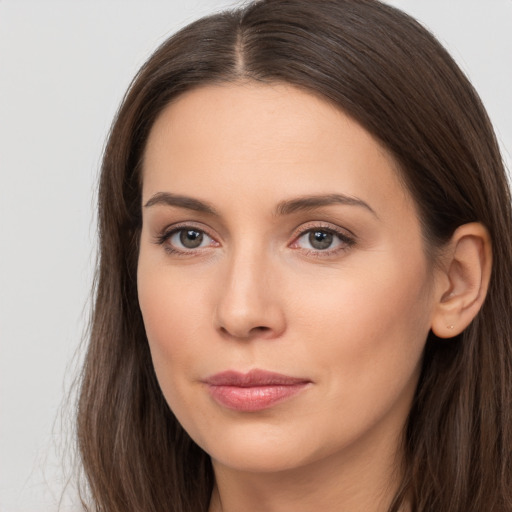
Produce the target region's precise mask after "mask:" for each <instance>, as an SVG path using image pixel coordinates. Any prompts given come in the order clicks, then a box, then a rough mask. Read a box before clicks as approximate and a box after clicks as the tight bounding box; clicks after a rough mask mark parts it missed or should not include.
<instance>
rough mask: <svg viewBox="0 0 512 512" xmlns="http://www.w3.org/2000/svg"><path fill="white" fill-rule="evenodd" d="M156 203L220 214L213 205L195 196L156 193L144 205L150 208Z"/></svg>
mask: <svg viewBox="0 0 512 512" xmlns="http://www.w3.org/2000/svg"><path fill="white" fill-rule="evenodd" d="M155 205H165V206H177V207H179V208H185V209H187V210H194V211H196V212H201V213H207V214H209V215H219V214H218V213H217V211H216V210H215V208H214V207H213V206H211V205H210V204H208V203H206V202H204V201H200V200H199V199H194V198H193V197H188V196H181V195H177V194H171V193H169V192H158V193H156V194H155V195H153V196H151V198H150V199H149V201H148V202H147V203H146V204H145V205H144V207H145V208H149V207H151V206H155Z"/></svg>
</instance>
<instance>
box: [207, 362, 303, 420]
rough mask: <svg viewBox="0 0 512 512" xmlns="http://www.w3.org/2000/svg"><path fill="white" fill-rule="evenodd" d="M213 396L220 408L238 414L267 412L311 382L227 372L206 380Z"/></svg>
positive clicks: (276, 375)
mask: <svg viewBox="0 0 512 512" xmlns="http://www.w3.org/2000/svg"><path fill="white" fill-rule="evenodd" d="M204 382H205V383H206V384H207V385H208V391H209V392H210V395H211V397H212V398H213V399H214V400H215V401H216V402H217V403H219V404H220V405H223V406H225V407H227V408H228V409H233V410H236V411H244V412H255V411H261V410H263V409H268V408H269V407H272V406H273V405H276V404H278V403H280V402H283V401H284V400H286V399H288V398H291V397H292V396H294V395H296V394H298V393H300V392H301V391H302V390H304V389H305V388H306V387H307V386H308V384H311V381H310V380H308V379H303V378H297V377H289V376H287V375H281V374H279V373H273V372H267V371H265V370H251V371H250V372H249V373H239V372H235V371H227V372H222V373H217V374H215V375H212V376H211V377H208V378H207V379H206V380H205V381H204Z"/></svg>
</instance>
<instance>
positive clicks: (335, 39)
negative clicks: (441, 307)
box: [77, 0, 512, 512]
mask: <svg viewBox="0 0 512 512" xmlns="http://www.w3.org/2000/svg"><path fill="white" fill-rule="evenodd" d="M243 80H256V81H258V82H263V83H272V82H285V83H289V84H293V85H295V86H297V87H300V88H302V89H304V90H307V91H309V92H311V93H313V94H316V95H319V96H320V97H322V98H324V99H325V100H327V101H330V102H332V103H333V104H335V105H336V106H337V107H338V108H340V109H342V110H343V111H344V112H345V113H347V114H348V115H350V116H352V117H353V118H354V119H355V120H357V121H358V122H359V123H360V124H361V125H362V126H363V127H365V128H366V129H367V130H368V131H369V132H370V133H372V134H373V135H374V136H375V137H376V138H377V139H379V140H380V141H381V142H382V143H383V144H384V145H385V146H386V147H387V148H388V150H389V151H390V152H391V153H392V154H393V155H394V157H395V159H396V161H397V163H398V164H399V167H400V174H401V177H402V179H403V181H404V183H405V184H406V186H407V187H408V189H409V191H410V193H411V195H412V196H413V198H414V200H415V202H416V205H417V209H418V211H419V215H420V220H421V222H422V227H423V233H424V237H425V241H426V245H427V247H429V248H436V247H439V246H441V245H442V244H443V243H444V242H446V241H447V240H448V239H449V238H450V236H451V235H452V233H453V231H454V230H455V228H457V227H458V226H460V225H461V224H464V223H467V222H473V221H478V222H481V223H483V224H484V225H485V226H486V227H487V228H488V230H489V232H490V235H491V239H492V243H493V274H492V277H491V283H490V288H489V291H488V296H487V299H486V301H485V303H484V305H483V307H482V309H481V311H480V313H479V314H478V316H477V317H476V318H475V320H474V321H473V322H472V324H471V325H470V326H469V327H468V328H467V329H466V330H465V331H464V332H463V333H462V334H461V335H459V336H457V337H456V338H454V339H451V340H447V341H444V340H440V339H436V338H435V336H434V335H432V334H431V335H430V336H429V338H428V340H427V344H426V348H425V355H424V362H423V370H422V375H421V377H420V381H419V384H418V389H417V393H416V398H415V401H414V404H413V407H412V410H411V413H410V416H409V419H408V423H407V425H406V430H405V432H404V451H405V463H406V467H405V470H404V474H405V478H404V480H403V482H402V485H401V487H400V489H398V491H397V494H396V496H395V500H394V502H393V504H392V505H391V508H390V512H391V511H395V512H396V511H397V510H399V508H400V506H401V504H403V503H404V501H405V500H406V501H408V502H409V503H412V509H413V510H414V511H417V512H427V511H428V512H432V511H436V512H470V511H474V512H477V511H478V512H482V511H491V510H492V511H499V512H505V511H508V512H510V511H512V457H511V450H512V415H511V411H512V323H511V309H512V272H511V270H512V269H511V262H512V238H511V237H512V225H511V217H512V215H511V206H510V194H509V189H508V185H507V180H506V176H505V171H504V166H503V163H502V160H501V157H500V153H499V149H498V145H497V143H496V139H495V136H494V133H493V130H492V127H491V124H490V122H489V119H488V117H487V115H486V113H485V110H484V108H483V106H482V104H481V102H480V100H479V98H478V96H477V94H476V93H475V91H474V90H473V87H472V86H471V84H470V83H469V82H468V80H467V79H466V77H465V76H464V74H463V73H462V72H461V71H460V70H459V68H458V67H457V65H456V64H455V63H454V61H453V60H452V59H451V57H450V56H449V55H448V54H447V52H446V51H445V50H444V49H443V48H442V46H441V45H440V44H439V43H438V42H437V41H436V40H435V39H434V37H433V36H432V35H431V34H430V33H429V32H428V31H427V30H425V29H424V28H423V27H421V26H420V25H419V24H418V23H417V22H415V21H414V20H413V19H411V18H410V17H408V16H407V15H405V14H403V13H402V12H400V11H398V10H396V9H394V8H392V7H389V6H387V5H385V4H382V3H380V2H378V1H376V0H315V1H311V0H262V1H256V2H253V3H251V4H249V5H248V6H246V7H244V8H242V9H238V10H234V11H228V12H224V13H221V14H218V15H214V16H210V17H207V18H204V19H202V20H199V21H197V22H195V23H193V24H191V25H189V26H187V27H186V28H184V29H183V30H181V31H180V32H178V33H177V34H176V35H174V36H173V37H171V38H170V39H169V40H167V41H166V42H165V43H164V44H163V45H162V46H161V47H160V48H159V49H158V50H157V51H156V52H155V53H154V54H153V56H152V57H151V58H150V59H149V60H148V62H147V63H146V64H145V65H144V66H143V67H142V69H141V70H140V71H139V73H138V75H137V76H136V77H135V79H134V81H133V83H132V84H131V86H130V88H129V91H128V93H127V94H126V97H125V98H124V101H123V103H122V105H121V107H120V110H119V112H118V114H117V117H116V119H115V122H114V124H113V126H112V130H111V133H110V137H109V140H108V144H107V146H106V150H105V154H104V159H103V167H102V174H101V181H100V189H99V235H100V254H99V268H98V274H97V280H96V287H95V304H94V311H93V318H92V324H91V335H90V343H89V348H88V352H87V356H86V360H85V365H84V369H83V374H82V381H81V391H80V398H79V404H78V427H77V428H78V445H79V453H80V456H81V462H82V465H83V468H84V473H85V476H86V481H87V488H88V493H89V496H90V498H91V501H92V503H93V506H92V508H93V509H94V510H99V511H105V512H114V511H119V512H121V511H122V512H129V511H144V512H153V511H154V512H157V511H159V512H160V511H162V510H169V511H174V512H178V511H181V512H185V511H186V512H204V511H205V510H207V508H208V503H209V499H210V494H211V490H212V486H213V473H212V468H211V464H210V460H209V457H208V455H207V454H206V453H204V452H203V451H202V450H201V449H200V448H199V447H197V445H195V443H194V442H193V441H192V440H191V439H190V438H189V436H188V435H187V433H186V432H185V431H184V430H183V429H182V427H181V426H180V424H179V423H178V422H177V420H176V418H175V417H174V415H173V413H172V412H171V411H170V409H169V407H168V406H167V404H166V402H165V400H164V398H163V395H162V393H161V391H160V389H159V386H158V383H157V380H156V378H155V374H154V371H153V367H152V362H151V358H150V353H149V349H148V343H147V339H146V335H145V331H144V327H143V323H142V318H141V313H140V310H139V306H138V301H137V289H136V273H137V255H138V240H139V234H140V229H141V187H140V180H141V177H140V166H141V155H142V152H143V150H144V147H145V143H146V139H147V136H148V132H149V130H150V128H151V127H152V125H153V123H154V121H155V119H156V117H157V116H158V114H159V113H160V112H161V111H162V109H163V108H164V107H165V106H166V105H167V104H169V102H170V101H171V100H173V99H174V98H176V97H177V96H178V95H179V94H181V93H183V92H184V91H187V90H190V89H192V88H194V87H198V86H200V85H204V84H209V83H220V82H235V81H243Z"/></svg>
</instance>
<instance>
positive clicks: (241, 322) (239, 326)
mask: <svg viewBox="0 0 512 512" xmlns="http://www.w3.org/2000/svg"><path fill="white" fill-rule="evenodd" d="M257 270H259V271H257ZM265 270H266V272H264V271H265ZM263 276H266V278H265V277H263ZM268 279H269V272H268V269H263V268H260V267H259V266H257V265H238V266H234V267H232V268H231V270H230V272H229V276H228V278H227V279H226V280H225V282H224V286H223V287H221V289H220V293H219V300H218V303H217V307H216V318H215V322H216V324H217V328H218V330H219V331H220V333H221V334H222V335H223V336H224V337H226V336H229V337H232V338H236V339H240V340H249V339H253V338H263V339H270V338H275V337H277V336H279V335H281V334H282V333H283V331H284V329H285V325H286V322H285V317H284V312H283V307H282V306H283V305H282V303H281V302H282V301H281V300H280V298H279V292H278V289H277V288H278V286H277V283H275V281H271V282H269V280H268Z"/></svg>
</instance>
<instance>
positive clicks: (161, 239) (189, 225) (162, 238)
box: [154, 221, 220, 256]
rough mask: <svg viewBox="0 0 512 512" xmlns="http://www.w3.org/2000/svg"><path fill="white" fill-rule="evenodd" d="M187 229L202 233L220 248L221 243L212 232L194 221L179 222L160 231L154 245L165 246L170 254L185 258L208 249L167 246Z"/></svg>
mask: <svg viewBox="0 0 512 512" xmlns="http://www.w3.org/2000/svg"><path fill="white" fill-rule="evenodd" d="M186 229H192V230H196V231H200V232H201V233H203V234H205V235H206V236H207V237H208V238H210V239H211V240H212V241H213V242H214V243H215V244H216V246H217V247H218V246H220V243H219V241H218V240H217V237H215V236H213V235H212V234H211V233H210V230H209V229H208V228H206V227H205V226H204V225H202V224H200V223H198V222H194V221H188V222H187V221H185V222H178V223H175V224H170V225H168V226H166V227H164V228H163V229H162V230H160V231H159V232H158V233H157V234H156V235H155V237H154V243H155V244H157V245H162V246H164V248H165V250H166V251H167V252H169V253H172V254H176V255H178V256H179V255H184V256H193V255H195V254H199V253H201V252H202V251H204V250H205V249H207V248H208V247H198V248H196V249H186V248H177V247H171V246H170V244H167V242H168V241H169V239H170V238H171V237H172V236H173V235H174V234H176V233H178V232H179V231H184V230H186Z"/></svg>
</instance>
